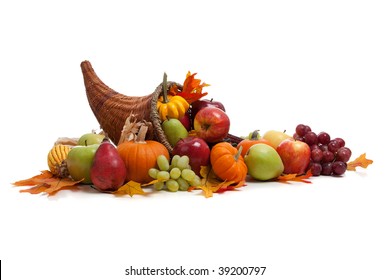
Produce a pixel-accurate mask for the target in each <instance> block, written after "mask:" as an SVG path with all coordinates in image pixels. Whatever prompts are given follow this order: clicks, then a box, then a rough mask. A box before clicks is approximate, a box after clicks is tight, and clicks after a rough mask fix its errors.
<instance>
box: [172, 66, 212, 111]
mask: <svg viewBox="0 0 390 280" xmlns="http://www.w3.org/2000/svg"><path fill="white" fill-rule="evenodd" d="M196 74H197V73H194V74H191V72H190V71H188V73H187V76H186V79H185V80H184V83H183V88H182V89H181V90H180V89H179V88H178V87H177V86H176V85H173V86H172V87H171V88H170V89H169V94H171V95H179V96H181V97H183V98H184V99H185V100H187V102H188V103H189V104H191V103H192V102H194V101H196V100H198V99H200V98H202V97H203V96H206V95H207V92H202V90H203V88H204V87H207V86H209V84H206V83H201V80H199V79H195V75H196Z"/></svg>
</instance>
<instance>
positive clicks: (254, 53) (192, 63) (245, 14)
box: [0, 0, 390, 280]
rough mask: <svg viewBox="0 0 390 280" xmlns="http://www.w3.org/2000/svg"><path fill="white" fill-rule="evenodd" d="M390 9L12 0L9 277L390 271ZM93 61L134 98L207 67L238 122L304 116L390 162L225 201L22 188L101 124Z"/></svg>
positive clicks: (286, 125)
mask: <svg viewBox="0 0 390 280" xmlns="http://www.w3.org/2000/svg"><path fill="white" fill-rule="evenodd" d="M125 2H129V3H125ZM389 14H390V8H389V5H388V3H387V1H375V0H370V1H345V0H338V1H332V0H331V1H240V2H239V1H230V0H228V1H204V0H200V1H173V0H167V1H115V0H113V1H110V2H108V1H66V2H63V3H60V2H58V1H41V0H37V1H1V4H0V26H1V29H0V36H1V43H0V77H1V78H0V81H1V82H0V84H1V87H0V90H1V96H2V102H1V110H0V114H1V117H0V120H1V138H0V139H1V140H0V141H1V176H0V180H1V185H0V210H1V211H0V221H1V229H0V259H1V260H2V274H3V277H4V279H115V280H116V279H168V277H163V276H160V277H158V278H156V277H146V276H144V277H138V278H136V277H130V276H125V269H126V268H128V267H130V266H131V265H132V266H133V267H137V268H142V267H143V266H145V267H146V266H149V267H153V268H164V267H166V266H169V267H173V268H175V267H178V266H180V265H183V266H184V267H186V268H187V269H189V268H209V269H210V270H212V269H214V270H216V271H217V270H218V267H219V266H267V270H266V271H265V274H264V275H263V276H261V277H259V276H251V277H250V276H246V277H242V279H244V278H245V279H317V280H318V279H377V280H381V279H390V271H389V269H388V265H389V260H390V255H389V252H390V241H389V238H390V230H389V228H388V223H389V213H390V203H389V195H390V191H389V187H390V186H389V183H388V179H387V178H386V177H387V176H386V174H388V169H387V168H388V162H387V159H388V157H389V152H388V144H387V141H388V138H387V137H388V134H389V132H388V126H387V122H386V121H385V120H386V119H387V120H388V119H389V111H388V104H386V102H385V100H384V98H385V96H386V95H387V94H388V93H389V90H390V84H389V77H390V67H389V65H390V51H389V50H390V38H389V31H390V30H389V29H390V28H389V27H390V17H389ZM86 59H88V60H90V61H91V63H92V65H93V67H94V69H95V70H96V72H97V73H98V75H99V76H100V78H101V79H102V80H103V81H104V82H105V83H106V84H107V85H109V86H110V87H112V88H114V89H115V90H117V91H119V92H122V93H124V94H127V95H134V96H136V95H145V94H148V93H151V92H152V91H153V90H154V89H155V87H156V86H157V85H158V84H159V83H160V82H161V80H162V75H163V72H164V71H166V72H167V73H168V78H169V79H170V80H174V81H177V82H183V80H184V78H185V75H186V73H187V71H188V70H190V71H192V72H197V73H198V75H197V77H198V78H200V79H202V81H205V82H207V83H210V84H211V86H210V87H209V88H207V91H208V92H209V95H208V97H210V98H211V97H213V98H214V99H216V100H219V101H222V102H223V103H224V104H225V107H226V109H227V113H228V115H229V117H230V119H231V133H233V134H236V135H245V134H247V133H249V131H251V130H254V129H260V130H261V132H262V133H264V132H265V131H267V130H269V129H276V130H287V132H288V133H290V134H292V133H293V131H294V128H295V126H296V125H297V124H298V123H305V124H308V125H310V126H311V127H312V129H313V130H314V131H316V132H320V131H323V130H325V131H327V132H329V133H330V134H331V136H333V137H337V136H339V137H343V138H344V139H345V140H346V142H347V146H349V147H350V148H351V149H352V151H353V158H355V157H357V156H358V155H360V154H361V153H363V152H366V153H367V157H368V158H371V159H373V160H374V164H373V165H371V166H370V167H369V168H368V169H367V170H360V171H359V172H355V173H354V172H348V173H347V174H346V175H345V176H343V177H342V178H330V177H320V178H315V179H313V180H312V182H313V183H312V184H310V185H309V184H302V183H301V184H292V185H283V184H277V183H248V185H247V186H246V187H245V188H243V189H241V190H240V191H237V192H229V193H225V194H223V195H215V196H214V197H213V198H210V199H206V198H204V197H202V196H201V195H199V194H197V193H165V192H160V193H157V194H153V195H152V196H150V197H142V196H137V197H133V198H130V197H124V198H116V197H113V196H111V195H105V194H98V193H95V192H92V191H90V192H77V193H75V192H70V191H64V192H61V193H59V194H58V195H56V196H55V197H50V198H48V197H46V196H41V195H30V194H23V193H19V189H17V188H14V187H12V185H11V183H12V182H14V181H16V180H20V179H25V178H28V177H31V176H33V175H36V174H38V173H39V171H40V170H44V169H47V166H46V155H47V152H48V150H49V149H50V148H51V146H52V144H53V142H54V141H55V140H56V139H57V138H58V137H60V136H68V137H79V136H80V135H81V134H83V133H85V132H89V131H90V130H92V129H98V128H99V126H98V123H97V121H96V120H95V118H94V116H93V114H92V111H91V110H90V108H89V105H88V102H87V99H86V96H85V89H84V84H83V80H82V75H81V70H80V63H81V61H83V60H86ZM188 278H189V279H197V278H196V277H188ZM202 278H203V279H230V278H231V276H230V277H227V276H221V277H220V278H219V277H218V275H217V272H215V273H214V274H213V276H208V277H199V279H202ZM236 278H237V277H234V279H236ZM169 279H186V277H176V278H175V277H171V278H169Z"/></svg>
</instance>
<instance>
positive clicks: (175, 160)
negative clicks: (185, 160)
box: [171, 155, 180, 168]
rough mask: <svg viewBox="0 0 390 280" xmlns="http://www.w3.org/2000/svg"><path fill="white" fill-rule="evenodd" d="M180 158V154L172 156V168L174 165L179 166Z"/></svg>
mask: <svg viewBox="0 0 390 280" xmlns="http://www.w3.org/2000/svg"><path fill="white" fill-rule="evenodd" d="M179 159H180V156H179V155H174V156H173V157H172V160H171V166H172V168H173V167H177V161H178V160H179Z"/></svg>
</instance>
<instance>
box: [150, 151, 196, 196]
mask: <svg viewBox="0 0 390 280" xmlns="http://www.w3.org/2000/svg"><path fill="white" fill-rule="evenodd" d="M189 162H190V159H189V157H188V156H185V155H184V156H179V155H175V156H173V157H172V160H171V163H170V164H169V161H168V159H167V158H166V157H165V156H164V155H160V156H158V157H157V166H158V168H150V169H149V176H150V177H152V178H153V179H156V180H158V182H156V183H155V184H154V188H155V189H156V190H158V191H159V190H163V189H167V190H168V191H171V192H177V191H178V190H180V191H187V190H188V188H189V187H190V186H194V187H196V186H200V184H201V179H200V177H199V176H198V175H196V173H195V172H194V171H193V170H191V166H190V165H189Z"/></svg>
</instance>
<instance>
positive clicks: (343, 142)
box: [333, 137, 345, 148]
mask: <svg viewBox="0 0 390 280" xmlns="http://www.w3.org/2000/svg"><path fill="white" fill-rule="evenodd" d="M333 140H334V141H336V142H337V144H338V145H339V147H340V148H341V147H344V146H345V141H344V139H343V138H340V137H337V138H335V139H333Z"/></svg>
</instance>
